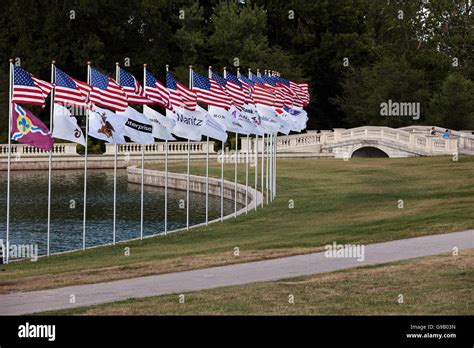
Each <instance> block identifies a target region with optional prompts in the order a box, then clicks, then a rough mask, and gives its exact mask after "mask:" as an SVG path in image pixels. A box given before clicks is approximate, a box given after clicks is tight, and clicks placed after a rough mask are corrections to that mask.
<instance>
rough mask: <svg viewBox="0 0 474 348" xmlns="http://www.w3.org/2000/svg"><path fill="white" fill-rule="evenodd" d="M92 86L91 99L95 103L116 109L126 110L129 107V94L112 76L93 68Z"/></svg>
mask: <svg viewBox="0 0 474 348" xmlns="http://www.w3.org/2000/svg"><path fill="white" fill-rule="evenodd" d="M91 86H92V92H91V94H90V100H91V101H92V102H93V103H94V104H95V105H98V106H102V107H104V108H109V109H111V110H115V111H125V110H126V109H127V107H128V99H127V95H126V94H125V92H124V90H123V89H122V87H121V86H119V84H118V83H117V82H116V81H115V80H114V79H112V78H111V77H109V76H107V75H105V74H102V73H101V72H99V71H97V70H96V69H93V68H91Z"/></svg>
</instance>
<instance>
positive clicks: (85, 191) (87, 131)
mask: <svg viewBox="0 0 474 348" xmlns="http://www.w3.org/2000/svg"><path fill="white" fill-rule="evenodd" d="M90 83H91V62H90V61H89V62H87V84H90ZM85 133H86V134H85V140H86V146H84V215H83V220H82V249H83V250H85V249H86V220H87V150H88V146H87V145H88V144H87V140H88V139H87V137H88V136H89V112H88V110H86V132H85Z"/></svg>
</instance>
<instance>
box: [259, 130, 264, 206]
mask: <svg viewBox="0 0 474 348" xmlns="http://www.w3.org/2000/svg"><path fill="white" fill-rule="evenodd" d="M264 151H265V133H263V134H262V170H261V174H260V176H261V177H262V195H263V194H264V193H265V191H264V189H263V187H264V181H263V180H264V179H265V175H264V173H265V167H264V161H265V155H264ZM263 204H264V197H263V196H262V208H263Z"/></svg>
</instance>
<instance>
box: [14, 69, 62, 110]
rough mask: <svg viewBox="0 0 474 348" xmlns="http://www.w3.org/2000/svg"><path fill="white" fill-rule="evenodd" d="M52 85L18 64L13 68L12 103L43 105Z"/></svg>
mask: <svg viewBox="0 0 474 348" xmlns="http://www.w3.org/2000/svg"><path fill="white" fill-rule="evenodd" d="M53 87H54V84H52V83H49V82H46V81H43V80H40V79H37V78H36V77H34V76H33V74H30V73H29V72H28V71H26V70H24V69H22V68H20V67H18V66H15V67H14V69H13V96H12V102H13V103H21V104H34V105H44V103H45V101H46V98H47V97H48V95H49V93H50V92H51V90H52V89H53Z"/></svg>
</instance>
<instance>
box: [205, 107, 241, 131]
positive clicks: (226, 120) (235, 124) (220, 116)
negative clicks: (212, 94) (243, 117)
mask: <svg viewBox="0 0 474 348" xmlns="http://www.w3.org/2000/svg"><path fill="white" fill-rule="evenodd" d="M236 111H237V109H235V108H234V107H231V109H229V110H227V109H224V108H220V107H217V106H212V105H211V106H209V108H208V113H209V116H210V117H212V118H213V119H214V120H215V121H216V122H217V123H219V124H220V125H221V127H222V128H224V129H225V130H226V131H228V132H233V133H241V130H242V126H241V125H240V123H239V121H238V120H237V112H236ZM232 112H234V114H232Z"/></svg>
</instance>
